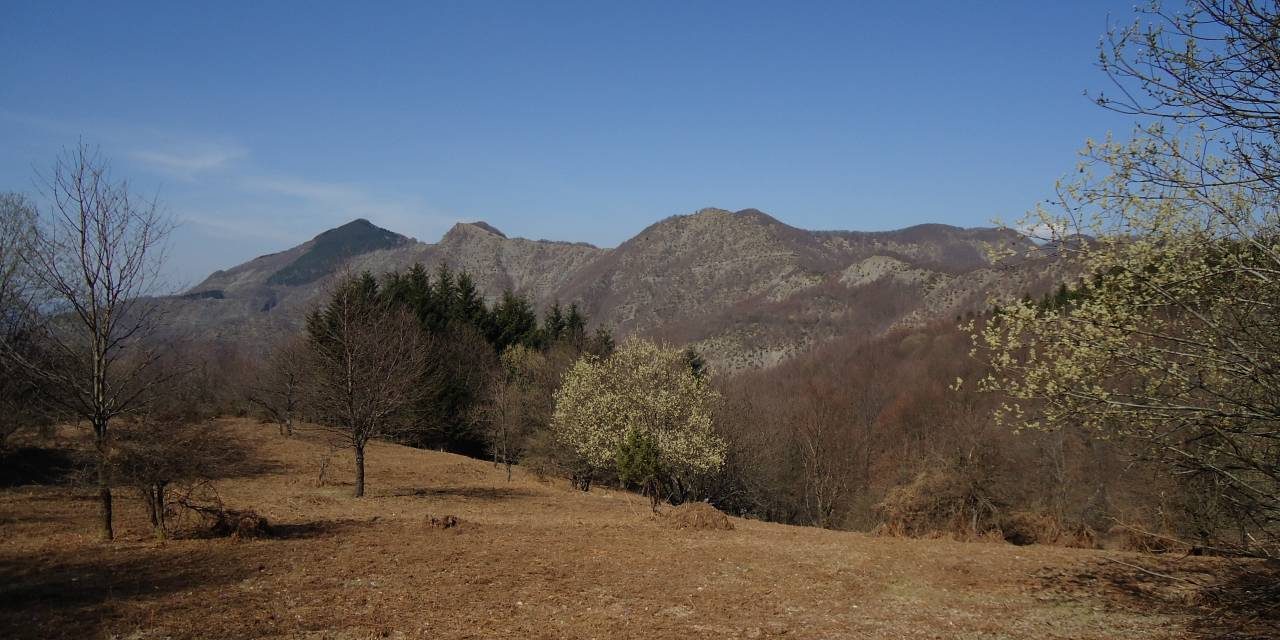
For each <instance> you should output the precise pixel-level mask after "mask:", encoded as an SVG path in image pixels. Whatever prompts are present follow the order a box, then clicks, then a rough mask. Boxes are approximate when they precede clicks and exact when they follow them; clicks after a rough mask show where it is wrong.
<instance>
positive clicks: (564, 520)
mask: <svg viewBox="0 0 1280 640" xmlns="http://www.w3.org/2000/svg"><path fill="white" fill-rule="evenodd" d="M225 427H226V428H227V429H228V431H229V432H230V433H232V434H234V435H235V436H236V437H240V438H243V439H245V440H247V441H248V442H249V444H250V445H252V447H254V448H255V449H256V450H257V451H259V452H260V453H261V455H263V456H264V457H265V458H267V459H268V461H269V462H271V463H272V464H270V465H267V466H266V467H265V468H264V471H263V472H262V473H261V474H259V475H257V476H254V477H246V478H237V479H233V480H228V481H224V482H221V483H219V485H218V492H219V494H220V495H221V497H222V499H223V500H224V501H225V502H226V504H227V506H228V507H231V508H235V509H242V510H252V511H254V512H256V513H258V514H261V515H262V516H263V517H265V518H266V519H267V520H268V521H269V522H270V523H271V531H272V536H271V537H270V538H266V539H249V540H239V541H233V540H228V539H178V540H170V541H168V542H163V543H161V542H156V541H153V540H151V539H150V537H149V531H148V525H147V521H146V515H145V511H144V509H143V506H142V503H141V501H138V500H134V499H133V498H132V497H130V496H127V495H124V494H122V495H121V499H120V500H118V512H119V522H120V526H119V530H120V531H121V532H122V535H121V536H120V539H119V540H118V541H117V542H115V543H113V544H102V543H99V542H97V541H96V540H95V539H94V524H93V523H94V513H95V511H94V509H95V507H96V505H95V503H94V502H93V501H92V497H91V495H90V493H88V492H76V491H73V490H70V489H67V488H64V487H56V486H23V487H16V488H8V489H0V637H3V638H113V637H114V638H132V639H137V640H143V639H152V638H155V639H159V638H259V637H270V638H299V639H301V638H352V639H355V638H384V637H389V638H426V637H431V638H438V637H446V638H491V637H498V638H563V637H568V638H690V637H744V638H755V637H764V636H785V637H790V638H828V637H854V638H1119V637H1125V638H1183V637H1187V636H1188V635H1189V634H1190V633H1191V632H1192V630H1194V629H1196V628H1198V626H1197V625H1198V624H1199V622H1198V619H1197V618H1196V613H1195V609H1194V608H1192V607H1187V606H1185V605H1184V604H1181V603H1182V602H1183V599H1182V597H1183V596H1182V592H1181V591H1180V589H1183V588H1184V587H1183V586H1182V585H1181V584H1180V583H1171V584H1169V585H1162V584H1159V581H1154V582H1152V581H1149V580H1148V581H1145V582H1144V588H1146V589H1150V590H1152V593H1156V594H1159V595H1160V596H1161V599H1160V600H1159V602H1164V603H1174V604H1172V605H1169V606H1159V607H1154V608H1153V607H1152V606H1149V603H1147V602H1145V601H1142V602H1139V601H1135V600H1133V598H1132V594H1131V593H1129V592H1127V591H1125V589H1124V588H1123V584H1121V582H1118V580H1120V579H1119V578H1116V579H1112V578H1107V577H1104V576H1102V574H1101V573H1100V572H1099V571H1098V569H1097V568H1098V566H1100V565H1107V564H1108V562H1107V561H1108V559H1123V560H1124V561H1125V562H1130V563H1138V562H1147V563H1150V562H1153V560H1152V559H1151V558H1145V557H1142V556H1136V555H1133V554H1124V553H1117V552H1098V551H1086V550H1079V549H1067V548H1058V547H1041V546H1031V547H1013V546H1008V545H1002V544H964V543H959V542H952V541H946V540H910V539H896V538H878V537H870V536H864V535H859V534H854V533H839V532H830V531H821V530H816V529H809V528H801V527H789V526H782V525H774V524H767V523H761V522H755V521H747V520H739V519H732V523H733V525H734V527H735V529H734V530H733V531H705V530H698V529H672V528H670V527H669V526H667V524H666V523H664V522H663V520H662V519H654V518H652V517H650V516H649V509H648V505H647V503H646V501H645V500H644V499H643V498H640V497H639V496H634V495H631V494H627V493H620V492H615V491H611V490H599V489H596V490H593V491H592V492H591V493H590V494H582V493H579V492H573V491H571V490H569V489H568V488H567V487H566V486H564V484H567V483H561V484H554V485H552V484H547V483H543V482H539V481H538V480H537V479H535V478H533V477H532V476H531V475H526V474H524V473H523V472H522V471H521V470H517V473H516V476H515V480H514V481H512V482H510V483H508V482H506V481H505V480H504V472H503V471H501V470H499V469H494V468H493V467H492V466H490V465H489V464H487V463H485V462H482V461H477V460H470V459H466V458H461V457H458V456H454V455H450V454H445V453H439V452H431V451H419V450H413V449H407V448H404V447H398V446H394V445H387V444H375V445H373V446H372V448H371V450H370V452H369V456H368V465H369V493H370V495H369V497H367V498H364V499H359V500H357V499H354V498H351V497H349V494H350V491H351V486H350V482H351V477H352V473H351V468H350V467H351V462H350V458H349V456H345V455H340V456H339V457H337V458H335V459H334V462H333V465H332V468H330V469H329V472H328V476H329V479H330V481H329V482H328V483H326V484H325V485H323V486H317V485H316V463H317V462H316V461H317V460H318V459H320V458H322V457H323V456H322V455H321V454H322V453H323V451H324V444H323V443H321V442H320V441H318V440H313V439H310V438H308V437H307V436H305V435H304V436H301V437H295V438H293V439H288V440H286V439H284V438H282V437H280V436H278V435H276V434H275V433H274V432H273V430H272V429H271V428H270V427H268V426H262V425H256V424H252V423H251V422H249V421H227V422H226V423H225ZM446 514H447V515H449V516H453V517H456V518H457V520H458V522H459V523H460V524H459V525H458V526H452V527H448V528H440V527H439V525H438V524H437V525H435V526H433V525H432V519H433V518H436V521H437V523H438V522H439V521H440V519H441V518H443V517H444V516H445V515H446ZM1160 562H1161V563H1162V564H1161V565H1160V568H1161V572H1163V573H1170V572H1184V573H1188V572H1189V573H1195V574H1197V575H1199V574H1212V573H1213V572H1215V571H1217V570H1218V568H1219V567H1220V566H1221V562H1219V561H1216V560H1213V559H1207V558H1188V559H1185V560H1180V561H1174V560H1162V561H1160ZM1082 576H1083V577H1082ZM1089 580H1094V581H1095V582H1088V581H1089ZM1081 585H1086V586H1085V587H1082V586H1081ZM1087 585H1092V586H1087ZM1259 637H1264V636H1259Z"/></svg>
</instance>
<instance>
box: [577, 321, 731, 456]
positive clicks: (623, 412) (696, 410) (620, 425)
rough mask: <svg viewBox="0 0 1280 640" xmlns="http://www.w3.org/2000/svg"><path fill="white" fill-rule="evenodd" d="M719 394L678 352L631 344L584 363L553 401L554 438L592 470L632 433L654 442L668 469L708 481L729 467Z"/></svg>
mask: <svg viewBox="0 0 1280 640" xmlns="http://www.w3.org/2000/svg"><path fill="white" fill-rule="evenodd" d="M719 400H720V397H719V394H718V393H717V392H716V391H715V389H713V388H712V387H711V386H710V384H709V383H708V381H707V380H706V378H705V376H697V375H694V373H693V372H692V371H691V370H690V368H689V366H688V363H687V361H686V360H685V358H684V356H683V354H682V352H681V351H679V350H677V349H670V348H666V347H663V346H661V345H658V344H655V343H653V342H650V341H647V340H641V339H631V340H628V341H627V342H625V343H623V345H622V346H621V347H619V348H618V349H617V350H616V351H615V352H614V353H613V354H612V355H610V356H609V357H607V358H603V359H602V358H597V357H594V356H585V357H583V358H582V359H580V360H578V361H577V362H576V363H574V365H573V366H572V367H571V368H570V369H569V371H568V372H566V373H565V376H564V381H563V383H562V385H561V387H560V389H559V390H558V391H557V392H556V394H555V414H554V417H553V420H552V424H553V428H554V430H555V435H556V437H557V438H558V439H559V440H560V441H561V442H563V443H565V444H566V445H568V446H570V447H572V448H573V449H574V450H575V451H577V452H578V454H579V455H581V456H582V457H583V458H585V459H586V460H587V461H588V462H589V463H590V464H591V465H592V466H593V467H596V468H606V467H608V466H610V465H611V464H613V460H614V454H615V452H616V451H617V450H618V446H619V445H620V444H621V443H622V441H623V439H624V438H625V437H626V434H627V432H628V431H630V430H636V431H637V432H640V433H643V434H645V435H648V436H651V437H652V438H653V439H654V440H655V441H656V443H657V446H658V451H659V457H660V460H661V464H662V465H663V466H664V468H666V469H668V470H669V471H670V472H672V473H676V474H703V473H708V472H712V471H716V470H718V469H719V468H720V467H721V466H722V465H723V464H724V456H725V443H724V441H723V440H721V439H720V438H719V437H718V436H716V435H715V433H714V431H713V428H712V415H713V412H714V409H715V405H716V403H718V402H719Z"/></svg>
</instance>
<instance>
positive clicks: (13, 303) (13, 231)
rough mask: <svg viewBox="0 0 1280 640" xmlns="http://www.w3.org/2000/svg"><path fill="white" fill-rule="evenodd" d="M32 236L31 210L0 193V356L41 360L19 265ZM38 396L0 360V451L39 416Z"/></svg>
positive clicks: (26, 280)
mask: <svg viewBox="0 0 1280 640" xmlns="http://www.w3.org/2000/svg"><path fill="white" fill-rule="evenodd" d="M35 237H36V208H35V205H33V204H32V203H31V201H30V200H28V199H27V198H25V197H23V196H22V195H19V194H16V193H0V343H2V344H3V345H4V346H3V348H0V354H3V353H6V352H9V351H13V352H16V353H22V354H24V357H25V358H27V359H37V358H39V357H41V355H40V346H39V344H38V343H37V342H36V341H35V335H33V331H32V329H33V327H34V320H35V319H36V314H35V309H36V308H37V307H38V306H39V303H40V296H38V295H36V292H35V291H34V290H33V289H34V287H33V283H32V282H31V277H30V273H29V272H28V271H27V270H26V268H25V265H24V263H23V256H24V255H25V254H26V253H27V252H28V251H30V250H31V248H32V246H33V243H34V242H35ZM40 392H41V388H40V385H39V384H37V381H36V380H34V379H33V378H32V376H30V375H29V374H28V373H27V372H26V371H25V370H24V369H23V368H22V367H17V366H14V358H0V447H3V446H4V443H5V441H6V440H7V438H8V436H9V435H11V434H12V433H13V432H15V431H17V430H18V429H19V428H20V427H22V426H24V425H25V424H29V423H31V422H35V421H36V419H37V418H38V416H39V415H40V414H41V413H42V412H40V411H39V407H38V406H37V405H38V402H37V398H36V396H38V395H39V394H40Z"/></svg>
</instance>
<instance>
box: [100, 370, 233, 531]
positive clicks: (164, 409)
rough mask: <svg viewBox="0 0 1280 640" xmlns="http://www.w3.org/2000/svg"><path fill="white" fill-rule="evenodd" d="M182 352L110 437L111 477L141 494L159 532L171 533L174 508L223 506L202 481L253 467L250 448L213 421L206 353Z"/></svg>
mask: <svg viewBox="0 0 1280 640" xmlns="http://www.w3.org/2000/svg"><path fill="white" fill-rule="evenodd" d="M184 355H186V356H187V357H185V358H181V359H178V358H170V359H166V361H165V362H163V363H160V364H158V365H157V368H160V369H165V371H164V376H163V382H161V383H160V384H157V385H154V386H152V387H150V388H149V389H148V391H147V393H146V396H145V397H144V398H143V403H142V404H141V405H140V408H139V409H138V410H137V411H134V412H132V413H131V414H130V415H129V416H127V417H126V418H124V419H122V420H121V421H120V425H119V428H118V429H117V431H116V433H115V435H114V436H113V439H112V451H111V456H110V460H111V473H112V476H113V478H114V480H115V481H116V482H117V483H118V484H120V485H123V486H128V487H132V488H134V489H136V490H137V491H138V492H139V494H140V495H141V496H142V498H143V503H144V504H145V505H146V507H147V515H148V516H149V517H150V520H151V524H152V527H153V530H154V532H155V535H156V537H158V538H165V537H167V536H168V534H169V524H170V520H171V519H172V516H173V515H174V514H175V512H178V511H180V510H183V509H186V510H195V511H196V512H198V513H201V514H203V513H204V512H205V511H208V512H210V513H211V512H213V511H217V510H218V509H219V508H220V504H218V501H217V500H216V497H215V498H214V499H206V500H204V501H200V500H198V499H197V498H198V497H199V495H200V494H207V493H208V492H209V490H210V487H208V486H203V485H207V484H208V483H211V482H213V481H214V480H217V479H220V478H226V477H230V476H234V475H238V474H244V473H249V472H251V471H253V470H254V467H255V462H254V456H253V454H252V452H251V450H250V449H249V448H247V447H245V446H244V445H243V444H242V443H240V442H238V441H236V440H234V439H232V438H231V437H229V436H228V434H227V433H226V432H224V431H222V430H220V429H218V428H217V426H216V425H215V424H214V422H213V419H214V417H215V416H216V415H217V408H216V402H214V401H213V400H212V399H211V398H210V397H209V391H210V390H209V389H208V388H207V387H206V386H205V385H203V384H202V380H201V375H200V371H199V370H200V367H199V356H200V355H202V352H199V351H195V352H191V351H188V352H186V353H185V354H184ZM192 356H194V358H193V357H192ZM175 496H176V497H175Z"/></svg>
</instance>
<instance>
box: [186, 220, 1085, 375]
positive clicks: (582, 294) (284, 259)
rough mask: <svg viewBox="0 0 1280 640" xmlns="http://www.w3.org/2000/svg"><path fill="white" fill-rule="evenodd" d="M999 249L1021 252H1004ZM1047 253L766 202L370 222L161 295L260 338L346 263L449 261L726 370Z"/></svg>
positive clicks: (892, 314) (995, 293) (248, 338)
mask: <svg viewBox="0 0 1280 640" xmlns="http://www.w3.org/2000/svg"><path fill="white" fill-rule="evenodd" d="M991 249H1004V250H1010V251H1011V252H1012V253H1013V254H1014V255H1015V256H1016V257H1015V258H1013V259H1006V260H1003V261H1000V262H999V263H994V262H993V261H992V260H991V259H990V258H989V257H988V256H989V254H990V250H991ZM1039 253H1040V252H1039V251H1038V247H1037V246H1036V245H1035V244H1033V243H1031V242H1030V241H1029V240H1027V239H1026V238H1025V237H1023V236H1021V235H1020V234H1018V233H1016V232H1014V231H1010V230H1007V229H995V228H968V229H965V228H959V227H952V226H947V225H941V224H926V225H919V226H913V227H908V228H905V229H900V230H896V231H878V232H859V231H807V230H804V229H798V228H796V227H792V226H789V225H787V224H784V223H782V222H780V221H778V220H777V219H775V218H773V217H771V216H769V215H767V214H765V213H762V212H760V211H757V210H755V209H746V210H743V211H737V212H730V211H725V210H722V209H702V210H700V211H698V212H696V213H693V214H689V215H677V216H672V217H669V218H666V219H664V220H661V221H659V222H657V223H655V224H653V225H651V226H649V227H648V228H646V229H644V230H643V231H641V232H640V233H639V234H637V235H636V236H635V237H633V238H631V239H629V240H627V241H626V242H623V243H622V244H620V245H618V246H617V247H616V248H611V249H610V248H601V247H596V246H593V245H590V244H586V243H581V242H561V241H551V240H528V239H524V238H511V237H507V236H506V235H505V234H503V233H502V232H501V231H499V230H498V229H496V228H494V227H493V226H491V225H488V224H486V223H484V222H472V223H459V224H457V225H455V226H454V227H453V228H452V229H450V230H449V232H448V233H446V234H445V235H444V237H443V238H441V239H440V241H439V242H437V243H434V244H431V243H424V242H419V241H416V240H413V239H410V238H407V237H405V236H402V235H400V234H397V233H394V232H392V231H388V230H386V229H382V228H380V227H378V226H376V225H374V224H372V223H371V222H369V221H367V220H364V219H359V220H354V221H352V222H349V223H347V224H345V225H342V226H340V227H337V228H334V229H330V230H328V231H325V232H324V233H321V234H320V235H318V236H316V237H315V238H313V239H311V240H310V241H308V242H305V243H303V244H300V245H298V246H296V247H293V248H291V249H287V250H285V251H281V252H279V253H273V254H269V255H264V256H260V257H258V258H255V259H253V260H250V261H248V262H246V263H244V264H241V265H239V266H236V267H233V268H230V269H226V270H222V271H217V272H214V273H213V274H211V275H210V276H209V277H208V278H206V279H205V280H204V281H203V282H201V283H200V284H198V285H196V286H195V287H192V288H191V289H190V290H188V291H187V292H185V293H183V294H181V295H177V296H171V297H168V298H165V299H164V300H163V304H164V305H165V307H166V311H167V313H168V314H169V317H170V320H171V321H172V324H173V325H174V326H176V327H178V328H179V329H180V330H183V331H185V332H189V333H190V334H192V335H194V336H196V337H200V338H205V339H211V340H214V341H235V342H239V343H259V344H262V343H266V342H268V341H270V340H271V339H272V338H274V337H276V336H278V335H281V334H283V333H285V332H290V331H297V330H298V329H300V327H301V325H302V321H303V317H304V316H305V313H306V311H307V310H309V309H310V308H312V307H313V306H314V305H315V304H317V303H318V301H319V296H320V294H321V292H322V291H323V290H324V286H325V283H326V282H327V281H328V280H329V279H330V278H331V276H333V275H334V274H335V273H338V272H340V271H342V270H344V269H350V270H352V271H357V272H358V271H369V272H372V273H375V274H380V273H385V272H387V271H391V270H398V269H404V268H407V267H409V266H411V265H412V264H414V263H422V264H424V265H427V266H433V265H435V264H438V263H440V262H444V263H445V264H447V265H449V267H450V268H453V269H461V270H465V271H466V272H467V273H469V274H470V275H471V276H472V278H473V279H474V280H475V283H476V285H477V287H478V288H479V290H480V291H481V293H482V294H483V295H485V296H486V297H487V298H489V299H490V300H492V299H494V298H496V297H497V296H499V295H500V294H501V293H502V292H503V290H506V289H510V290H512V291H515V292H517V293H520V294H523V295H525V296H527V297H528V298H529V299H531V300H532V301H533V302H534V303H535V305H537V306H538V307H539V308H540V309H541V308H545V307H546V306H548V305H550V304H552V303H553V302H555V301H559V302H561V303H562V304H565V305H568V304H571V303H572V304H577V305H578V306H579V307H580V308H581V309H582V310H583V311H585V312H586V313H587V314H588V316H589V317H590V319H591V322H592V324H593V325H602V326H605V327H607V328H609V329H610V330H611V331H613V332H614V334H615V336H618V337H623V336H626V335H630V334H635V333H638V334H645V335H649V336H652V337H656V338H659V339H663V340H667V341H671V342H675V343H681V344H684V343H689V344H692V345H693V346H694V347H695V348H697V349H699V350H700V351H701V352H703V353H704V354H705V355H706V356H707V359H708V360H709V361H710V362H711V363H712V364H713V365H715V366H717V367H718V368H719V369H721V370H730V371H731V370H737V369H742V368H749V367H759V366H768V365H771V364H774V363H777V362H779V361H781V360H783V359H785V358H787V357H789V356H791V355H794V354H796V353H798V352H799V351H801V350H804V349H806V348H808V347H810V346H812V345H814V344H816V343H819V342H821V341H823V340H826V339H829V338H833V337H836V336H844V335H850V334H865V335H868V336H872V335H878V334H882V333H884V332H886V331H889V330H891V329H893V328H897V327H903V326H917V325H922V324H927V323H929V322H934V321H938V320H943V319H952V318H954V317H957V316H961V315H965V314H967V313H970V312H978V311H981V310H983V309H985V308H986V307H987V304H988V300H989V299H991V298H992V297H995V298H997V299H1002V298H1011V297H1020V296H1022V295H1024V294H1027V293H1038V292H1039V291H1043V290H1046V289H1048V288H1049V287H1051V286H1053V285H1055V284H1056V283H1057V282H1058V281H1060V280H1061V279H1062V275H1061V274H1060V272H1059V270H1058V269H1057V268H1056V263H1055V262H1054V261H1053V260H1052V259H1051V258H1046V257H1043V256H1039V255H1038V254H1039Z"/></svg>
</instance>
